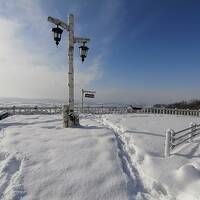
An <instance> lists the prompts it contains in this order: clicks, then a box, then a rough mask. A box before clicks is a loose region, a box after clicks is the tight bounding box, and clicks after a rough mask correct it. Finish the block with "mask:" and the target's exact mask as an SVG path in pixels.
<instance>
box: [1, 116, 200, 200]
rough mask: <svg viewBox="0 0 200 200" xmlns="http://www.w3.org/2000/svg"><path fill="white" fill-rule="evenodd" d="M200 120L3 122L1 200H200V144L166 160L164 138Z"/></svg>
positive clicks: (96, 118)
mask: <svg viewBox="0 0 200 200" xmlns="http://www.w3.org/2000/svg"><path fill="white" fill-rule="evenodd" d="M191 121H192V122H196V123H200V119H199V118H195V117H183V116H167V115H145V114H129V115H103V116H94V115H86V116H81V120H80V122H81V126H79V127H77V128H68V129H63V128H62V120H61V116H60V115H52V116H38V115H32V116H31V115H30V116H12V117H9V118H6V119H4V120H2V121H0V199H4V200H18V199H23V200H32V199H35V200H36V199H37V200H40V199H41V200H43V199H48V200H49V199H50V200H51V199H52V200H62V199H72V200H84V199H85V200H86V199H87V200H96V199H97V200H102V199H103V200H104V199H109V200H111V199H113V200H115V199H119V200H126V199H128V200H134V199H136V200H143V199H144V200H155V199H156V200H157V199H158V200H159V199H160V200H168V199H172V200H174V199H177V200H179V199H180V200H184V199H187V200H198V199H200V190H199V188H200V159H199V158H200V148H199V141H200V138H197V139H195V140H194V141H193V143H192V144H186V145H183V146H182V147H181V148H179V149H178V150H177V151H176V152H173V154H172V155H171V156H170V157H169V158H167V159H166V158H164V156H163V155H164V139H165V131H166V129H168V128H173V129H175V130H179V129H183V128H186V127H187V126H188V125H189V123H190V122H191Z"/></svg>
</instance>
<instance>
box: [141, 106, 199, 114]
mask: <svg viewBox="0 0 200 200" xmlns="http://www.w3.org/2000/svg"><path fill="white" fill-rule="evenodd" d="M138 112H139V113H149V114H170V115H189V116H200V110H189V109H177V108H143V109H141V110H139V111H138Z"/></svg>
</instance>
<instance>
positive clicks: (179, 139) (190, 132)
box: [165, 123, 200, 157]
mask: <svg viewBox="0 0 200 200" xmlns="http://www.w3.org/2000/svg"><path fill="white" fill-rule="evenodd" d="M197 135H200V124H198V125H197V124H195V123H190V126H189V128H186V129H183V130H180V131H177V132H175V131H174V130H173V129H168V130H167V131H166V138H165V157H169V156H170V152H171V151H172V150H173V149H174V148H175V147H177V146H179V145H181V144H183V143H185V142H192V140H193V138H194V137H195V136H197Z"/></svg>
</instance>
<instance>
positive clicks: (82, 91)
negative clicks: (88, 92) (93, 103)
mask: <svg viewBox="0 0 200 200" xmlns="http://www.w3.org/2000/svg"><path fill="white" fill-rule="evenodd" d="M81 94H82V96H81V97H82V106H81V107H82V113H83V96H84V90H83V89H82V90H81Z"/></svg>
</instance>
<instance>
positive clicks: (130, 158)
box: [97, 116, 175, 200]
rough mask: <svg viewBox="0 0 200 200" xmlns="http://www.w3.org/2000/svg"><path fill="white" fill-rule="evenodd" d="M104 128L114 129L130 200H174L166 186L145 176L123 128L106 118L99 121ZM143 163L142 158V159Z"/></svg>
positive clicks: (132, 145)
mask: <svg viewBox="0 0 200 200" xmlns="http://www.w3.org/2000/svg"><path fill="white" fill-rule="evenodd" d="M97 121H98V122H99V123H101V124H103V125H104V126H106V127H108V128H109V129H112V130H113V132H114V134H115V136H116V140H117V144H118V148H119V149H118V155H119V157H120V159H121V164H122V168H123V171H124V173H125V174H126V176H127V181H128V182H127V190H128V191H127V192H128V196H129V199H130V200H155V199H157V200H174V199H175V198H173V197H172V196H171V195H170V194H169V192H168V191H167V189H166V186H164V185H163V184H161V183H160V182H158V181H156V180H154V179H153V178H151V177H149V176H147V175H145V174H144V173H143V171H142V169H141V167H140V164H139V161H138V159H136V155H135V154H136V151H135V147H134V144H133V143H132V140H131V138H130V136H129V135H128V134H126V132H125V130H123V128H122V127H118V126H116V125H114V124H112V123H111V122H109V121H108V120H107V119H106V118H105V117H104V116H103V117H101V118H99V119H97ZM141 161H142V158H141Z"/></svg>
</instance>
